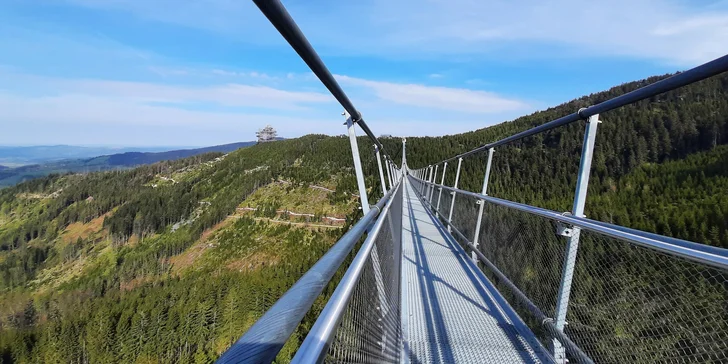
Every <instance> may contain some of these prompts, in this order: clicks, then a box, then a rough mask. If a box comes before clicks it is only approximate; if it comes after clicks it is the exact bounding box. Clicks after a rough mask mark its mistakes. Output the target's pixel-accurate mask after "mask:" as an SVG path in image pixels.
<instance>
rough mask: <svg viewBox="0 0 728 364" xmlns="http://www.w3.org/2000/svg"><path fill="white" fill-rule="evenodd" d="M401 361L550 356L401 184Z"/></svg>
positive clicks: (539, 359)
mask: <svg viewBox="0 0 728 364" xmlns="http://www.w3.org/2000/svg"><path fill="white" fill-rule="evenodd" d="M405 186H406V189H405V191H404V192H405V199H404V200H405V201H404V208H403V214H404V216H403V221H402V225H403V226H402V227H403V229H402V285H401V287H402V288H401V289H402V292H401V293H402V294H401V309H402V341H403V342H402V344H403V353H402V362H403V363H537V362H550V361H551V360H549V357H548V356H547V355H544V352H545V350H544V348H543V347H542V346H541V345H540V343H539V342H538V341H537V339H536V338H535V336H534V335H533V333H532V332H531V331H530V330H529V329H528V328H527V327H526V325H525V324H523V322H522V321H521V319H520V318H519V317H518V315H517V314H516V313H515V312H514V311H513V309H512V308H511V307H510V306H509V305H508V303H506V301H505V300H504V299H503V297H502V296H501V295H500V293H498V291H497V290H496V288H495V287H494V286H493V285H492V284H491V283H490V281H488V279H487V278H486V277H485V275H483V273H482V272H481V271H480V270H479V269H478V268H477V267H476V266H475V264H474V263H473V262H472V261H471V260H470V258H469V257H468V255H467V253H466V252H465V251H463V249H462V248H461V247H460V245H459V244H458V243H457V242H455V241H454V240H453V239H452V237H451V235H450V234H449V233H448V232H447V230H446V228H445V227H443V225H442V224H441V223H440V221H438V220H437V219H436V218H435V217H434V216H433V215H432V214H431V213H430V212H429V211H428V210H426V209H425V207H424V206H423V204H422V202H421V201H420V200H419V199H418V197H417V195H416V192H415V191H414V187H412V186H411V185H410V184H409V183H406V184H405Z"/></svg>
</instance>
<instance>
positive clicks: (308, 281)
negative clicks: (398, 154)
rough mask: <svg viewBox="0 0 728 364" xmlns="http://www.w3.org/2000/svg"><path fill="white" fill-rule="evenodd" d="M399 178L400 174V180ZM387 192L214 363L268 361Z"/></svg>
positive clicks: (370, 220) (372, 217)
mask: <svg viewBox="0 0 728 364" xmlns="http://www.w3.org/2000/svg"><path fill="white" fill-rule="evenodd" d="M401 181H402V178H401V177H400V182H398V183H401ZM393 192H394V189H391V190H390V191H389V192H387V193H386V194H385V195H384V196H383V197H382V198H381V199H380V200H379V202H377V204H376V205H375V206H373V207H372V209H371V210H369V213H367V214H366V215H364V217H362V218H361V219H360V220H359V222H357V223H356V224H355V225H354V226H353V227H352V228H351V229H350V230H349V231H348V232H346V234H344V236H342V237H341V239H339V241H337V242H336V244H334V246H332V247H331V249H329V251H328V252H326V254H324V256H323V257H321V259H319V260H318V262H316V264H314V265H313V266H312V267H311V268H310V269H309V270H308V271H307V272H306V273H305V274H304V275H303V277H301V278H300V279H299V280H298V281H297V282H296V283H295V284H293V286H292V287H291V288H290V289H289V290H288V291H286V293H284V294H283V296H282V297H281V298H280V299H278V301H276V303H275V304H273V306H272V307H271V308H270V309H269V310H268V311H266V313H265V314H263V316H262V317H261V318H260V319H258V321H256V322H255V324H253V326H252V327H250V329H248V331H247V332H246V333H245V334H244V335H243V336H242V337H241V338H240V339H238V341H237V342H235V344H233V345H232V346H231V347H230V348H229V349H228V350H227V351H226V352H225V353H224V354H223V355H222V356H220V358H219V359H218V360H217V363H241V362H250V363H270V362H272V361H273V360H274V359H275V357H276V355H277V354H278V352H279V351H280V350H281V348H283V344H285V342H286V340H288V338H289V337H290V336H291V335H292V334H293V331H294V330H295V329H296V327H298V324H299V323H300V322H301V320H302V319H303V317H304V316H305V315H306V313H307V312H308V311H309V310H310V309H311V306H312V305H313V303H314V301H315V300H316V298H318V296H319V295H321V292H322V291H323V289H324V288H325V287H326V285H327V284H328V283H329V281H330V280H331V277H333V275H334V274H335V273H336V271H337V270H338V269H339V267H340V266H341V264H342V263H343V262H344V260H345V259H346V257H347V255H349V253H350V252H351V250H352V249H353V248H354V246H355V245H356V243H357V242H358V241H359V238H361V236H362V235H363V234H364V233H365V232H366V231H367V230H368V229H369V227H370V226H371V225H372V223H373V222H374V221H375V219H376V218H377V216H378V215H379V214H380V211H382V209H383V207H384V206H385V204H386V203H387V202H388V201H389V200H390V198H391V197H392V196H393Z"/></svg>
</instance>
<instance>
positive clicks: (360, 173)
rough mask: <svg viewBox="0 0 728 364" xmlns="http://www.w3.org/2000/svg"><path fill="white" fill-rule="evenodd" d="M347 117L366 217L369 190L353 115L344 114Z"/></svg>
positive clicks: (362, 208)
mask: <svg viewBox="0 0 728 364" xmlns="http://www.w3.org/2000/svg"><path fill="white" fill-rule="evenodd" d="M344 116H346V128H347V130H348V131H349V143H350V144H351V155H352V157H354V171H355V172H356V183H357V185H359V199H360V201H361V210H362V212H364V215H366V214H367V213H369V199H368V198H367V188H366V185H365V184H364V172H363V170H362V168H361V158H360V157H359V145H358V144H357V142H356V130H354V121H353V120H351V115H349V113H348V112H344Z"/></svg>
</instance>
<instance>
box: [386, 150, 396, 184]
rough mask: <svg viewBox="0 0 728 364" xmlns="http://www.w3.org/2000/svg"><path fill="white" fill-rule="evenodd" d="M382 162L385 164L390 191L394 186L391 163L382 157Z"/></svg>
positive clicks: (387, 158)
mask: <svg viewBox="0 0 728 364" xmlns="http://www.w3.org/2000/svg"><path fill="white" fill-rule="evenodd" d="M384 161H385V162H386V163H387V181H388V182H389V188H390V189H391V188H392V187H393V186H394V185H393V184H392V161H391V160H389V157H387V156H386V155H385V156H384Z"/></svg>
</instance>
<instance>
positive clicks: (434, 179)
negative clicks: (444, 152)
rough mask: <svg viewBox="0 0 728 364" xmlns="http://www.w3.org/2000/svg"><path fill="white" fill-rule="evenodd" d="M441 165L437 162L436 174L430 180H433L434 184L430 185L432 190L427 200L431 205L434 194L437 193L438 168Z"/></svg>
mask: <svg viewBox="0 0 728 364" xmlns="http://www.w3.org/2000/svg"><path fill="white" fill-rule="evenodd" d="M439 167H440V166H439V165H437V164H435V174H434V175H433V177H432V181H430V182H432V184H431V185H430V191H429V192H430V195H429V196H427V201H428V202H429V203H430V205H432V195H434V194H435V183H437V168H439Z"/></svg>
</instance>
